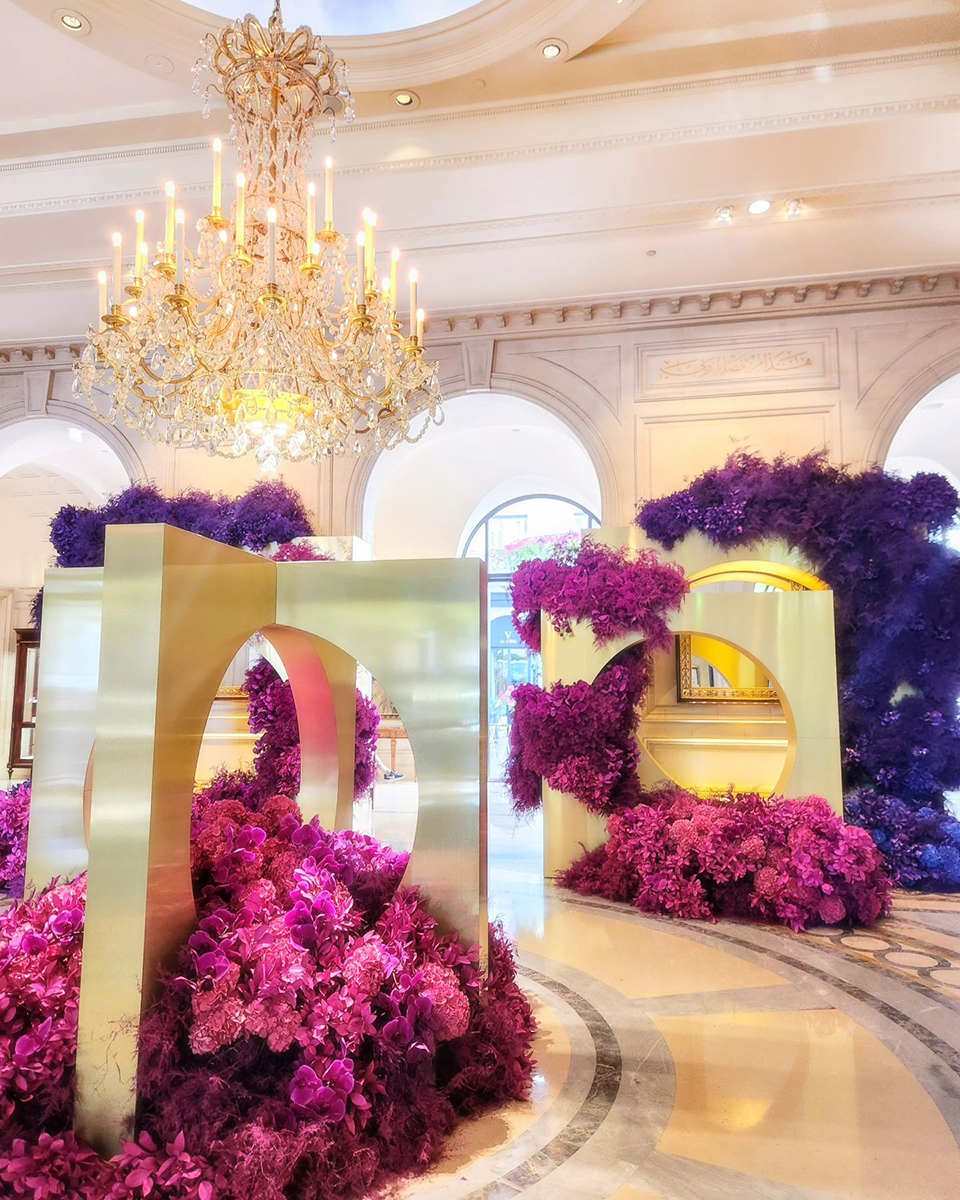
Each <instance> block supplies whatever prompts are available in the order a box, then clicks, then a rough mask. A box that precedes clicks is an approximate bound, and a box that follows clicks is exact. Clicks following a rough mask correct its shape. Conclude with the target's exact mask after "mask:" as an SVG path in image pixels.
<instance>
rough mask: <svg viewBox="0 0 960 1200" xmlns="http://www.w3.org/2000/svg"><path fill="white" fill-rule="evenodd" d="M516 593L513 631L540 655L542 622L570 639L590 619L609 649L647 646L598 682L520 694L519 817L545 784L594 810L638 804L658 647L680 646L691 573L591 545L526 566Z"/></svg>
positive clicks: (530, 688)
mask: <svg viewBox="0 0 960 1200" xmlns="http://www.w3.org/2000/svg"><path fill="white" fill-rule="evenodd" d="M510 586H511V597H512V600H513V623H514V625H515V626H516V629H517V631H518V633H519V634H520V637H521V638H522V639H523V641H524V642H525V643H526V645H527V646H529V647H530V649H531V650H539V649H540V620H541V616H542V615H545V616H546V617H547V618H548V619H549V620H550V622H551V624H552V625H553V627H554V628H555V629H556V630H558V632H560V633H562V634H564V633H570V632H571V630H572V625H573V622H574V621H588V622H589V624H590V627H591V629H592V630H593V635H594V637H595V638H596V640H597V641H598V642H600V643H603V642H608V641H610V640H612V639H613V638H616V637H620V636H622V635H624V634H627V633H639V634H641V635H642V636H643V638H644V641H643V643H642V644H640V645H637V646H633V647H631V648H630V649H628V650H627V651H625V652H624V653H623V654H621V655H618V656H617V658H616V660H615V661H614V662H613V663H611V664H610V665H608V666H607V668H606V669H605V670H604V671H602V672H601V673H600V675H599V676H598V678H597V679H596V680H595V682H594V683H592V684H590V683H584V682H581V683H574V684H565V683H562V682H561V683H557V684H554V686H553V687H552V688H549V689H547V688H542V687H539V686H538V685H536V684H532V683H528V684H522V685H521V686H519V687H517V688H515V689H514V690H513V697H512V698H513V700H514V711H513V718H512V723H511V726H510V759H509V762H508V764H507V781H508V783H509V786H510V791H511V794H512V796H513V806H514V811H515V812H518V813H522V812H529V811H530V810H532V809H535V808H538V807H539V806H540V799H541V783H542V781H543V780H546V782H547V783H548V784H549V785H550V787H552V788H556V789H557V790H558V791H562V792H569V793H571V794H572V795H574V796H576V797H577V799H578V800H580V801H581V803H583V804H586V805H587V807H588V808H590V809H591V810H592V811H593V812H598V813H607V812H612V811H613V810H614V809H616V808H621V807H624V806H629V805H632V804H636V803H637V799H638V795H639V792H638V783H637V765H638V762H639V747H638V745H637V739H636V729H637V720H638V711H639V706H640V703H641V701H642V700H643V697H644V694H645V693H646V690H647V688H648V686H649V683H650V668H649V648H653V649H663V648H665V647H666V646H668V645H669V644H670V641H671V636H672V635H671V634H670V630H669V626H668V624H667V620H666V615H667V613H669V612H670V611H671V610H673V609H676V608H677V607H678V606H679V604H680V602H681V600H682V599H683V597H684V595H685V594H686V591H687V581H686V578H685V576H684V574H683V572H682V571H681V570H680V568H679V567H676V566H674V565H671V564H666V563H662V562H660V560H659V559H658V558H657V556H656V554H655V553H654V552H653V551H645V552H644V553H642V554H639V555H634V554H630V553H629V552H628V551H626V550H617V549H612V548H610V547H608V546H604V545H602V544H600V543H598V542H591V541H583V542H580V543H578V544H577V545H570V546H561V548H560V549H559V551H558V552H557V556H556V557H555V558H544V559H539V558H537V559H532V560H529V561H527V562H524V563H522V564H521V566H520V567H519V568H518V569H517V571H516V572H515V573H514V576H513V581H512V583H511V585H510Z"/></svg>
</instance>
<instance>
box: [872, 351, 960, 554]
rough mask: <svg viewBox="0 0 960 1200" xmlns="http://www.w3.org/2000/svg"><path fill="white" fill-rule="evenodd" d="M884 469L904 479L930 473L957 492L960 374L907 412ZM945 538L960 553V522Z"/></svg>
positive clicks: (895, 436) (950, 378)
mask: <svg viewBox="0 0 960 1200" xmlns="http://www.w3.org/2000/svg"><path fill="white" fill-rule="evenodd" d="M884 466H885V467H886V468H887V470H888V471H895V472H896V473H897V474H898V475H904V476H906V477H907V478H909V477H910V476H912V475H916V474H917V473H918V472H920V471H932V472H935V473H936V474H939V475H943V476H944V477H945V478H946V479H948V480H949V481H950V483H952V484H953V486H954V487H955V488H957V490H958V491H960V373H958V374H956V375H951V376H950V377H949V378H948V379H944V380H943V382H942V383H938V384H937V385H936V387H934V388H933V389H932V390H931V391H929V392H928V393H927V394H926V395H925V396H924V397H923V399H922V400H920V401H919V403H917V404H915V405H914V406H913V408H911V409H910V411H909V412H908V413H907V415H906V416H905V417H904V419H903V421H901V423H900V425H899V426H898V428H897V431H896V433H895V434H894V435H893V440H892V441H891V443H890V449H889V451H888V452H887V457H886V460H885V462H884ZM945 537H946V540H947V541H948V542H950V543H951V544H952V545H953V546H954V547H955V548H956V549H957V550H960V522H958V523H957V524H956V525H954V527H953V529H952V530H949V531H948V532H947V533H946V534H945Z"/></svg>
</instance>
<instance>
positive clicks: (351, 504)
mask: <svg viewBox="0 0 960 1200" xmlns="http://www.w3.org/2000/svg"><path fill="white" fill-rule="evenodd" d="M488 395H501V396H507V397H513V398H516V399H517V400H521V401H527V402H529V403H532V404H535V405H537V406H538V407H539V408H542V409H544V410H546V411H547V412H548V413H550V414H551V415H552V416H553V417H555V418H557V419H558V420H559V421H560V422H562V424H563V425H565V426H566V427H567V428H568V429H569V431H570V432H571V433H572V434H573V435H574V437H575V439H576V440H577V442H578V443H579V445H580V446H581V447H582V449H583V451H584V453H585V454H586V455H587V457H588V459H589V460H590V463H591V465H592V467H593V470H594V472H595V473H596V477H597V483H598V486H599V489H600V507H601V519H603V518H604V517H606V519H608V520H611V519H613V520H615V519H617V518H615V517H613V516H612V514H615V513H616V512H617V506H618V503H619V496H620V491H619V482H618V479H617V472H616V467H615V465H614V463H613V459H612V457H611V455H610V452H609V450H608V448H607V444H606V442H605V441H604V439H603V437H602V436H601V434H600V431H599V429H598V428H597V426H596V424H595V423H594V422H593V421H591V420H589V419H588V418H586V417H585V416H584V415H583V413H582V412H581V411H580V409H579V408H578V407H577V406H576V405H575V404H573V403H572V402H571V401H570V400H569V399H568V398H566V397H564V396H562V395H561V394H560V393H557V392H555V391H554V390H553V389H550V388H547V387H545V386H543V385H542V384H539V383H536V382H535V381H532V380H524V379H517V378H515V377H512V376H511V377H506V376H498V375H496V374H494V375H493V376H492V377H491V381H490V387H489V388H487V389H483V390H478V389H475V388H474V389H471V388H468V387H466V386H465V385H464V383H463V381H462V380H461V381H460V382H459V383H455V384H453V385H452V386H450V387H448V388H445V391H444V396H445V401H446V402H447V403H449V402H450V401H453V402H457V401H458V400H459V399H460V398H461V397H474V398H477V397H483V396H488ZM426 436H427V437H429V436H430V433H429V432H428V433H427V435H426ZM383 453H393V452H392V451H388V452H383V451H382V452H381V455H382V454H383ZM381 455H377V456H375V457H370V458H367V459H363V460H361V461H360V462H358V463H357V464H356V466H355V467H354V470H353V471H352V473H351V475H350V478H349V480H348V482H347V486H346V494H345V497H344V518H343V519H344V528H345V529H346V530H348V531H353V532H357V533H359V534H361V535H362V533H363V525H364V506H365V503H366V500H367V492H368V488H369V486H370V483H371V479H372V476H373V473H374V469H375V467H376V464H377V463H378V462H379V461H380V457H381Z"/></svg>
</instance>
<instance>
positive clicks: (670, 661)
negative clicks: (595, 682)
mask: <svg viewBox="0 0 960 1200" xmlns="http://www.w3.org/2000/svg"><path fill="white" fill-rule="evenodd" d="M690 588H691V591H702V592H741V593H746V592H753V593H757V592H783V591H786V592H793V591H823V590H825V584H824V583H823V582H822V581H821V580H820V579H818V578H817V577H816V576H815V575H812V574H811V573H810V572H808V571H805V570H803V569H802V568H800V567H797V566H795V565H792V564H789V563H781V562H769V561H760V560H752V559H744V560H742V561H737V562H723V563H718V564H716V565H715V566H710V567H706V568H704V569H703V570H700V571H697V572H695V573H694V574H692V575H691V576H690ZM790 736H791V735H790V716H789V713H788V712H787V711H786V707H785V704H784V698H783V695H782V693H781V692H780V691H779V690H778V688H777V685H776V682H775V681H774V680H773V679H772V678H770V676H769V673H768V671H767V669H766V667H765V666H764V664H763V663H760V662H758V661H757V660H756V659H755V658H753V657H752V656H751V655H749V654H747V653H745V652H744V651H743V650H742V649H741V648H740V647H738V646H736V645H734V644H732V643H730V642H727V641H724V640H722V639H720V638H716V637H709V636H707V635H705V634H691V633H683V632H680V633H677V635H676V637H675V639H674V646H673V648H672V650H670V651H667V652H666V653H658V654H655V655H654V656H653V680H652V684H651V690H650V696H649V697H648V703H647V706H646V708H645V710H644V714H643V718H642V720H641V723H640V727H639V729H638V737H639V739H640V744H641V748H642V750H643V751H644V755H643V756H641V777H642V778H643V781H644V783H646V784H648V785H652V784H655V783H656V782H657V777H658V775H659V776H665V777H666V778H668V779H670V780H672V781H673V782H674V783H677V784H679V785H680V786H681V787H684V788H687V789H688V790H691V791H695V792H701V793H709V792H711V791H721V790H723V789H725V788H727V787H729V786H731V785H732V786H735V787H736V789H737V790H738V791H742V792H753V791H756V792H759V793H760V794H761V795H765V796H770V795H772V794H774V792H776V791H777V790H778V789H779V788H780V787H781V786H782V784H783V782H784V779H785V776H786V775H787V773H788V767H789V765H790V759H789V755H790Z"/></svg>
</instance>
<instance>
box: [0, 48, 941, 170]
mask: <svg viewBox="0 0 960 1200" xmlns="http://www.w3.org/2000/svg"><path fill="white" fill-rule="evenodd" d="M957 58H960V43H948V44H945V45H942V46H935V47H931V48H928V49H924V50H917V51H906V52H898V53H895V54H874V55H868V56H864V57H856V58H852V57H850V58H844V59H833V60H829V59H828V60H825V61H821V62H815V63H813V62H810V63H797V64H792V65H790V66H786V67H775V68H763V69H758V70H746V71H736V72H725V73H716V74H709V75H697V76H691V77H678V78H674V79H668V80H663V81H660V82H657V83H641V84H636V85H635V86H632V87H616V88H600V89H592V90H584V91H580V92H577V93H575V94H573V95H570V94H568V93H566V94H557V95H546V96H538V97H536V98H534V99H531V100H522V101H509V100H506V101H503V102H502V103H498V104H484V105H466V106H459V107H452V108H444V109H435V110H432V111H429V110H428V111H423V110H417V111H416V112H415V113H413V114H406V115H402V114H399V113H398V114H397V115H396V116H392V115H391V116H389V117H369V118H362V117H361V118H358V119H357V120H356V121H354V122H353V123H352V124H350V125H344V126H342V127H340V128H339V129H338V130H337V136H338V137H341V138H349V137H357V136H359V135H360V134H363V133H368V132H375V133H379V132H396V131H398V130H401V131H402V130H405V129H415V128H417V127H422V126H424V125H436V124H446V123H448V122H450V121H451V120H456V121H462V120H483V119H490V118H498V117H515V116H520V115H523V114H526V113H537V112H550V111H553V110H557V109H563V108H570V107H579V106H583V105H603V104H615V103H618V102H628V103H630V102H633V101H636V100H643V99H646V98H649V97H651V96H664V95H672V94H676V93H680V92H688V91H726V90H729V89H733V90H739V89H742V88H744V87H751V86H760V85H762V84H766V83H780V82H784V81H790V82H795V81H797V80H811V81H816V82H819V80H820V77H821V76H820V74H819V73H822V72H823V71H824V70H825V69H828V70H830V71H831V72H833V73H834V74H849V73H855V72H864V71H870V70H891V69H896V68H900V67H905V66H916V65H920V64H924V63H931V62H938V61H943V60H949V59H957ZM861 107H865V108H867V107H869V106H861ZM824 111H830V110H824ZM690 128H691V129H693V128H697V127H696V126H691V127H690ZM658 132H660V131H653V134H654V135H655V134H656V133H658ZM657 140H659V138H657ZM225 143H226V144H227V145H233V144H235V143H234V140H233V139H229V138H228V139H225ZM208 148H209V138H183V139H180V140H178V141H161V142H153V143H149V144H142V145H131V146H130V147H121V148H116V149H108V150H94V151H78V152H77V153H76V154H62V153H61V154H55V155H37V156H34V157H25V158H24V157H20V158H14V159H8V160H6V161H4V162H0V174H3V173H7V172H13V171H22V170H31V171H40V170H47V169H56V168H59V167H75V166H83V165H86V164H92V163H109V162H118V161H123V160H125V159H129V158H151V157H157V156H165V157H166V156H169V155H171V154H190V153H194V152H196V151H198V150H203V151H206V150H208ZM407 161H412V162H413V163H417V162H419V161H424V160H407ZM375 167H376V164H367V165H365V166H358V167H341V168H338V170H339V171H341V173H343V174H351V173H355V174H365V173H367V172H369V171H370V170H372V169H375Z"/></svg>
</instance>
